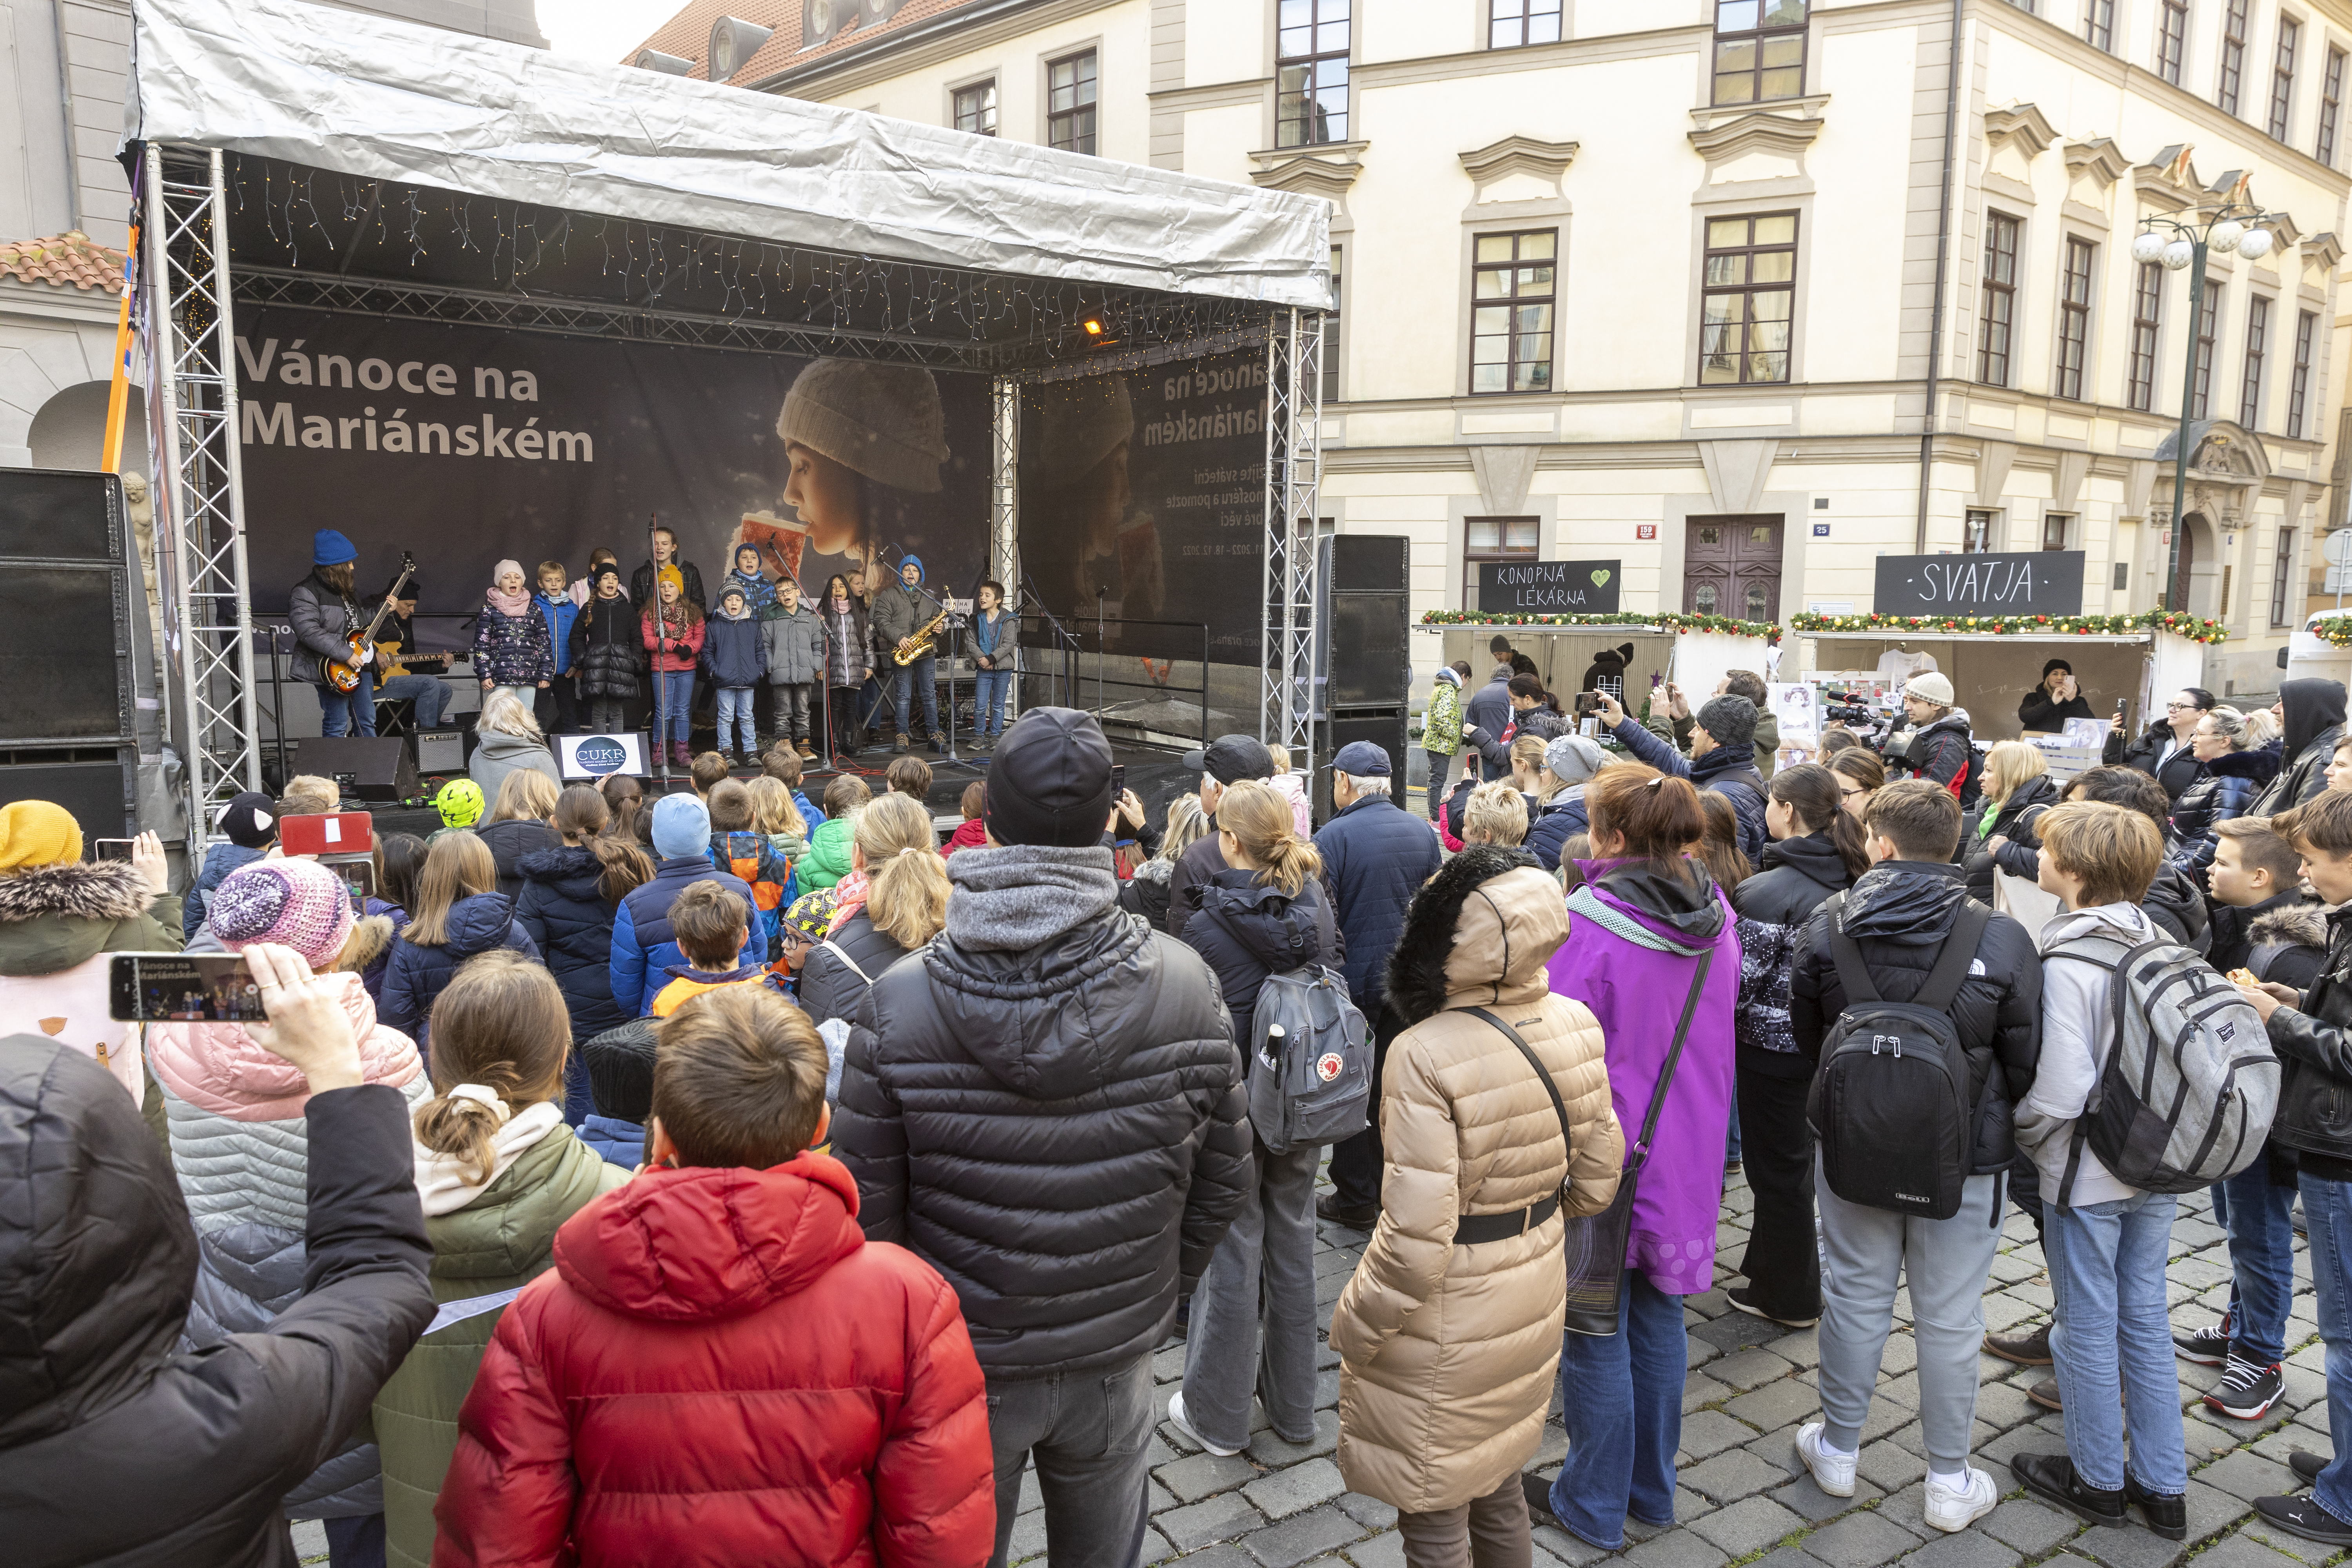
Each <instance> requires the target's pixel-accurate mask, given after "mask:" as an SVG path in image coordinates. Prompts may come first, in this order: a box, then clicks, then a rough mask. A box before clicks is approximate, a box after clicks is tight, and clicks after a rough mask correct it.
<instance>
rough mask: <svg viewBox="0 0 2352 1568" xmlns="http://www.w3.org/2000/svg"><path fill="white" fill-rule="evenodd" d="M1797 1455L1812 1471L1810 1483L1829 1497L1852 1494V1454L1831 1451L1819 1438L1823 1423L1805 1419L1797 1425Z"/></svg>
mask: <svg viewBox="0 0 2352 1568" xmlns="http://www.w3.org/2000/svg"><path fill="white" fill-rule="evenodd" d="M1797 1458H1801V1459H1802V1460H1804V1461H1805V1468H1807V1469H1809V1470H1811V1471H1812V1472H1813V1485H1815V1486H1817V1487H1819V1488H1821V1489H1822V1491H1824V1492H1826V1493H1827V1494H1828V1495H1830V1496H1831V1497H1852V1496H1853V1465H1854V1460H1855V1459H1857V1458H1860V1456H1859V1455H1855V1454H1832V1453H1831V1452H1830V1450H1829V1446H1828V1445H1827V1444H1826V1443H1824V1442H1822V1423H1820V1422H1818V1421H1808V1422H1806V1423H1805V1424H1804V1425H1803V1426H1800V1427H1798V1428H1797Z"/></svg>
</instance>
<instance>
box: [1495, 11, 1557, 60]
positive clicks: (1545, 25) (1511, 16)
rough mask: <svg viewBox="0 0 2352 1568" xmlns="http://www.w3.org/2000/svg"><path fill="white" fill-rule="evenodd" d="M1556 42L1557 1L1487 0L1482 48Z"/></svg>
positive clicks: (1502, 47) (1516, 46)
mask: <svg viewBox="0 0 2352 1568" xmlns="http://www.w3.org/2000/svg"><path fill="white" fill-rule="evenodd" d="M1558 42H1559V0H1487V16H1486V47H1488V48H1490V49H1516V48H1518V47H1521V46H1523V45H1527V44H1556V43H1558Z"/></svg>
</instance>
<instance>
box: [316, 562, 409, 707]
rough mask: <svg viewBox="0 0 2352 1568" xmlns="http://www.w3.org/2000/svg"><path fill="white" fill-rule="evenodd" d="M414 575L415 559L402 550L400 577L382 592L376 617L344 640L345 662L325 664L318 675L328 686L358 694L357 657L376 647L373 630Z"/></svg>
mask: <svg viewBox="0 0 2352 1568" xmlns="http://www.w3.org/2000/svg"><path fill="white" fill-rule="evenodd" d="M415 574H416V557H415V556H414V555H411V554H410V553H409V552H407V551H405V550H404V551H402V552H400V575H399V576H397V577H395V578H394V579H393V580H392V586H391V587H389V588H387V589H385V590H384V592H383V603H382V604H380V605H377V606H376V607H375V617H374V618H373V620H371V621H369V622H368V624H367V626H365V628H364V629H362V630H360V631H356V632H353V633H352V635H351V636H350V637H346V638H345V639H344V644H345V647H347V648H348V649H349V650H350V651H349V654H348V657H347V658H345V659H344V660H342V661H341V662H338V661H336V660H333V659H329V660H327V661H326V668H325V669H324V670H323V671H322V672H321V673H322V674H324V675H325V677H326V680H327V684H328V685H330V686H331V687H333V688H334V689H336V690H338V691H357V690H358V689H360V668H361V666H360V656H361V655H362V654H364V653H366V652H367V651H368V650H369V649H370V648H372V647H374V646H375V634H376V628H377V627H379V626H383V618H384V617H385V616H388V615H390V614H392V602H393V601H394V599H397V598H399V597H400V591H401V590H402V589H403V588H405V587H406V586H408V580H409V579H410V578H411V577H413V576H415Z"/></svg>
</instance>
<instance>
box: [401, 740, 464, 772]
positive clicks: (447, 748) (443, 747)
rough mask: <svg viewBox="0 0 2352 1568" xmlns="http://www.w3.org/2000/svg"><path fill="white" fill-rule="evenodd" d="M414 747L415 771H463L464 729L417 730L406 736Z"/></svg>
mask: <svg viewBox="0 0 2352 1568" xmlns="http://www.w3.org/2000/svg"><path fill="white" fill-rule="evenodd" d="M408 740H409V742H410V743H411V744H412V745H414V746H415V748H416V771H417V772H418V773H463V772H464V771H465V768H466V731H463V730H456V729H450V730H419V731H417V732H416V733H415V734H414V735H411V736H409V737H408Z"/></svg>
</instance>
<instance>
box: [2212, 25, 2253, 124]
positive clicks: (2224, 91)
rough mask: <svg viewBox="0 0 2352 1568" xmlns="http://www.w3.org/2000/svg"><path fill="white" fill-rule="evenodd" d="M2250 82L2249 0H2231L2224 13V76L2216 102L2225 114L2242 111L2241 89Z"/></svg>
mask: <svg viewBox="0 0 2352 1568" xmlns="http://www.w3.org/2000/svg"><path fill="white" fill-rule="evenodd" d="M2245 81H2246V0H2228V8H2227V9H2225V10H2224V11H2223V12H2222V13H2221V79H2220V80H2219V81H2217V82H2215V83H2214V85H2213V101H2214V102H2216V103H2218V104H2220V105H2221V112H2222V113H2224V114H2235V113H2237V112H2238V92H2239V89H2241V88H2242V87H2243V86H2244V85H2245Z"/></svg>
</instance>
